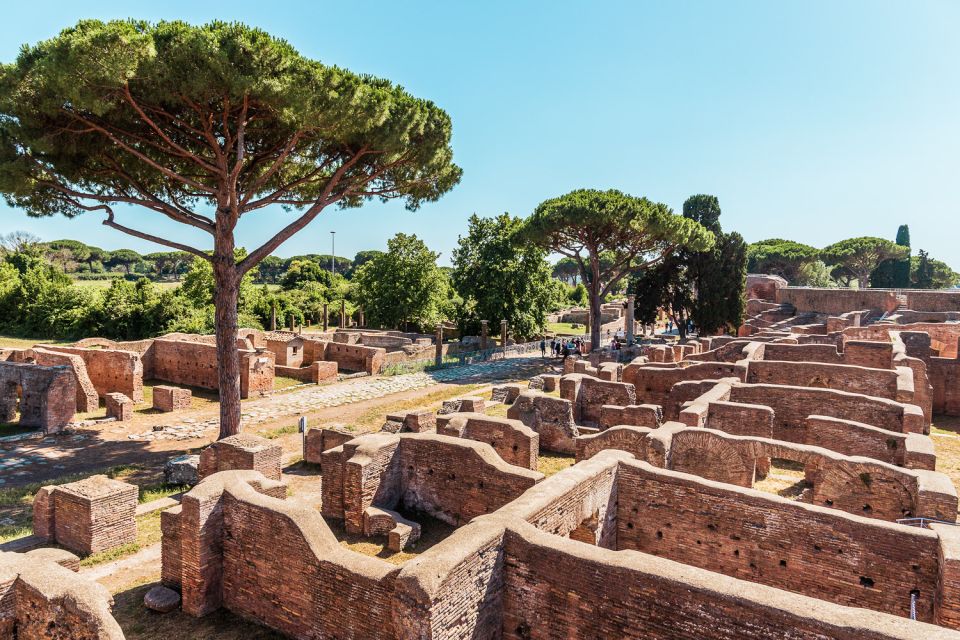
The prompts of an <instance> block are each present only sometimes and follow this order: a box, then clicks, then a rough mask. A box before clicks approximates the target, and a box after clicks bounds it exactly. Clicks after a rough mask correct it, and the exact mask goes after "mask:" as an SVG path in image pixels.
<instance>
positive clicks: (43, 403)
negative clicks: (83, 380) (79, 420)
mask: <svg viewBox="0 0 960 640" xmlns="http://www.w3.org/2000/svg"><path fill="white" fill-rule="evenodd" d="M76 412H77V382H76V378H75V377H74V375H73V372H72V371H71V369H70V367H69V366H66V365H59V364H58V365H53V366H44V365H40V364H35V363H32V362H17V361H10V360H0V423H3V422H13V421H14V420H17V423H18V424H19V425H20V426H23V427H31V428H37V429H40V430H42V431H43V432H44V433H58V432H60V431H61V430H63V428H64V427H65V426H66V425H67V424H69V423H70V422H71V421H72V420H73V416H74V414H75V413H76Z"/></svg>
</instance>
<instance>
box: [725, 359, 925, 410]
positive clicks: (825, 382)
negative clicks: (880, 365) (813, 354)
mask: <svg viewBox="0 0 960 640" xmlns="http://www.w3.org/2000/svg"><path fill="white" fill-rule="evenodd" d="M744 382H749V383H753V384H778V385H794V386H798V387H820V388H824V389H836V390H838V391H849V392H851V393H861V394H864V395H868V396H876V397H878V398H887V399H888V400H896V399H897V389H898V385H897V382H898V375H897V372H896V371H894V370H893V369H891V368H889V367H887V368H885V369H870V368H867V367H864V366H851V365H846V364H827V363H822V362H779V361H775V360H754V361H752V362H750V363H749V364H748V366H747V375H746V379H745V380H744ZM911 391H912V389H911ZM911 395H912V393H911Z"/></svg>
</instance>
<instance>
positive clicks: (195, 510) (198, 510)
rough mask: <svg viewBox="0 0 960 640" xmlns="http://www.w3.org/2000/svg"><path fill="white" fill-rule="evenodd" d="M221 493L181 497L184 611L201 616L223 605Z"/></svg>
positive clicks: (181, 576) (181, 560)
mask: <svg viewBox="0 0 960 640" xmlns="http://www.w3.org/2000/svg"><path fill="white" fill-rule="evenodd" d="M221 495H222V494H217V495H215V496H210V495H205V496H203V498H202V499H201V498H198V497H195V496H191V495H189V494H188V495H185V496H183V500H182V501H181V503H180V504H181V512H180V539H181V544H182V547H181V556H180V585H181V591H182V597H183V611H184V612H185V613H187V614H189V615H191V616H194V617H200V616H203V615H206V614H208V613H211V612H213V611H216V610H217V609H219V608H220V606H221V605H222V604H223V506H222V505H221V503H220V498H221Z"/></svg>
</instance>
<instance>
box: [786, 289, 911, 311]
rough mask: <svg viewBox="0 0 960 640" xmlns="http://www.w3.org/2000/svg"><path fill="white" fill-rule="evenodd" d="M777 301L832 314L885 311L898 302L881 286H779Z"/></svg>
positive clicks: (894, 306)
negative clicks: (828, 287) (868, 287)
mask: <svg viewBox="0 0 960 640" xmlns="http://www.w3.org/2000/svg"><path fill="white" fill-rule="evenodd" d="M777 301H778V302H780V303H784V304H791V305H793V306H794V307H795V308H796V310H797V313H804V312H810V311H812V312H816V313H826V314H829V315H834V316H838V315H840V314H842V313H847V312H848V311H855V310H858V309H870V310H871V311H875V312H880V313H885V312H890V311H893V310H894V309H896V308H897V307H898V306H899V305H900V302H899V300H897V296H896V293H894V292H893V291H887V290H883V289H808V288H805V287H784V288H782V289H780V291H779V293H778V300H777Z"/></svg>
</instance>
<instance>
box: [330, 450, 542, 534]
mask: <svg viewBox="0 0 960 640" xmlns="http://www.w3.org/2000/svg"><path fill="white" fill-rule="evenodd" d="M322 459H323V463H322V466H323V469H324V483H323V502H322V504H323V515H325V516H327V517H331V518H337V519H340V520H343V521H344V525H345V527H346V528H347V530H348V531H352V532H360V531H362V530H363V514H364V511H365V510H366V509H367V508H368V507H371V506H376V507H380V508H384V509H391V510H395V508H396V507H398V506H399V507H403V508H406V509H410V510H413V511H421V512H424V513H427V514H429V515H431V516H433V517H435V518H437V519H439V520H442V521H444V522H447V523H450V524H453V525H455V526H459V525H462V524H465V523H467V522H469V521H470V520H471V519H473V518H475V517H476V516H479V515H482V514H484V513H490V512H492V511H495V510H496V509H499V508H500V507H502V506H503V505H505V504H506V503H507V502H509V501H510V500H513V499H514V498H516V497H517V496H519V495H520V494H521V493H523V492H524V491H525V490H526V489H528V488H530V487H531V486H533V485H534V484H536V483H537V482H539V481H540V480H542V479H543V474H541V473H537V472H536V471H531V470H529V469H525V468H521V467H517V466H514V465H511V464H508V463H506V462H504V460H503V459H502V458H501V457H500V456H499V455H497V453H496V451H494V449H493V448H492V447H491V446H490V445H489V444H486V443H481V442H476V441H473V440H466V439H463V438H454V437H450V436H444V435H436V434H429V433H404V434H389V433H375V434H368V435H365V436H361V437H358V438H356V439H354V440H351V441H350V442H347V443H346V444H344V445H343V446H341V447H336V448H334V449H331V450H328V451H326V452H324V453H323V456H322ZM328 474H329V476H328ZM328 477H329V481H328Z"/></svg>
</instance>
